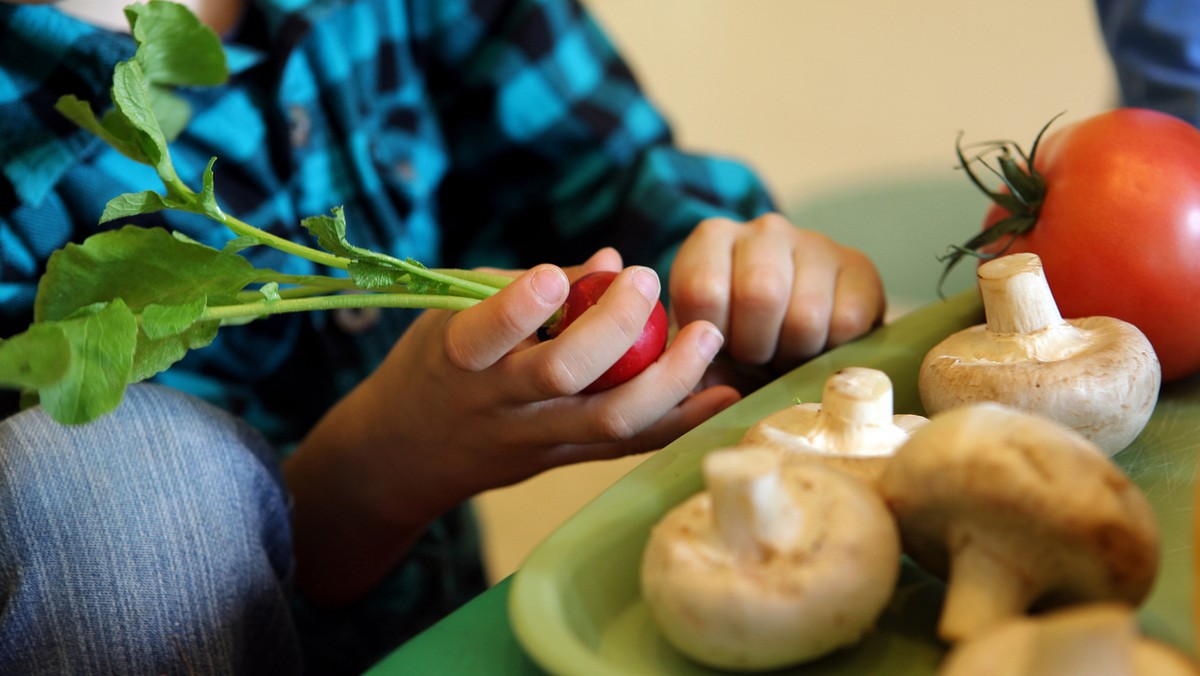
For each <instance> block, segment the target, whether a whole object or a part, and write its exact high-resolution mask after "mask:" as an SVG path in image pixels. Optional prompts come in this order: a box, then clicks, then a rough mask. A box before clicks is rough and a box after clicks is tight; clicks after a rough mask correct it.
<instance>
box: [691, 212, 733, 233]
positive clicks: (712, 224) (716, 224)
mask: <svg viewBox="0 0 1200 676" xmlns="http://www.w3.org/2000/svg"><path fill="white" fill-rule="evenodd" d="M736 225H737V224H736V223H734V222H733V221H732V220H730V219H728V218H724V217H722V216H712V217H710V218H706V219H704V220H702V221H700V222H699V223H698V224H696V227H695V228H694V229H693V230H692V232H693V234H695V235H696V236H699V237H702V238H704V237H710V236H713V235H718V234H721V233H724V232H726V231H728V230H729V229H731V228H733V227H736Z"/></svg>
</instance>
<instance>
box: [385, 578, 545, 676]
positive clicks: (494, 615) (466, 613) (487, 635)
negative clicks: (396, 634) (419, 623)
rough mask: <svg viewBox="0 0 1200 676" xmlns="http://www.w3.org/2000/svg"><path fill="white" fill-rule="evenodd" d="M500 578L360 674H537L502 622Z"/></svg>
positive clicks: (504, 584)
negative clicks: (490, 586)
mask: <svg viewBox="0 0 1200 676" xmlns="http://www.w3.org/2000/svg"><path fill="white" fill-rule="evenodd" d="M511 582H512V578H507V579H505V580H502V581H500V582H499V583H497V584H496V585H495V586H493V587H492V588H491V589H489V590H487V591H486V592H484V593H482V594H480V595H479V596H477V597H475V598H474V599H472V600H471V601H470V602H469V603H467V604H466V605H464V606H463V607H462V608H459V609H458V610H457V611H456V612H454V613H453V614H451V615H450V616H449V617H447V618H445V619H443V620H442V621H441V622H439V623H437V624H435V625H434V626H432V627H430V628H429V629H428V630H426V631H425V632H424V633H422V634H421V635H419V636H417V637H416V638H414V639H412V640H411V641H409V642H408V643H405V644H404V645H403V646H401V647H400V648H399V649H397V650H396V651H395V652H393V653H392V654H391V655H388V657H387V658H386V659H384V660H383V661H382V662H380V663H379V664H377V665H375V666H374V667H373V668H372V669H371V670H370V671H368V672H367V674H366V676H393V675H395V676H399V675H400V674H404V675H405V676H414V675H420V674H455V676H470V675H471V674H488V675H489V676H490V675H494V674H542V673H544V672H543V671H542V670H541V669H539V668H538V667H537V665H536V664H534V663H533V661H532V660H530V659H529V657H528V656H526V654H525V651H524V650H522V649H521V645H520V644H519V643H517V639H516V637H515V636H514V635H513V632H512V627H510V626H509V624H508V608H507V606H508V589H509V585H510V584H511Z"/></svg>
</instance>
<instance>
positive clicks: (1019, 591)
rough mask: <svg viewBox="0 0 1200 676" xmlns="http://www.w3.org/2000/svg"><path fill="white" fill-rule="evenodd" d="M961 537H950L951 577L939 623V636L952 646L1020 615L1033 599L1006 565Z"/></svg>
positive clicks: (1031, 594) (1031, 592)
mask: <svg viewBox="0 0 1200 676" xmlns="http://www.w3.org/2000/svg"><path fill="white" fill-rule="evenodd" d="M963 535H964V537H961V538H954V537H953V535H952V536H951V541H950V551H951V555H950V556H951V560H950V574H949V577H948V579H947V583H946V599H945V601H944V603H943V605H942V614H941V618H940V619H939V621H938V635H939V636H941V637H942V638H943V639H944V640H946V641H951V642H958V641H962V640H965V639H968V638H972V637H974V636H976V635H978V634H981V633H982V632H984V631H986V630H987V629H990V628H991V627H993V626H995V625H997V624H999V623H1000V622H1002V621H1004V620H1006V619H1009V618H1011V617H1015V616H1018V615H1021V614H1022V613H1024V612H1025V611H1026V609H1028V607H1029V605H1030V603H1032V601H1033V597H1034V596H1035V595H1036V590H1034V589H1031V588H1030V586H1029V585H1028V584H1026V583H1025V580H1023V579H1022V578H1021V576H1020V575H1019V574H1017V572H1016V571H1014V570H1013V569H1012V567H1011V566H1009V565H1008V564H1007V563H1006V562H1005V561H1003V560H1002V559H999V558H997V557H996V556H994V555H993V554H992V553H991V552H990V551H988V549H987V548H986V547H985V546H983V545H982V544H980V543H978V542H976V541H974V539H973V538H971V537H970V536H969V535H966V534H965V533H963ZM955 540H957V543H956V542H955Z"/></svg>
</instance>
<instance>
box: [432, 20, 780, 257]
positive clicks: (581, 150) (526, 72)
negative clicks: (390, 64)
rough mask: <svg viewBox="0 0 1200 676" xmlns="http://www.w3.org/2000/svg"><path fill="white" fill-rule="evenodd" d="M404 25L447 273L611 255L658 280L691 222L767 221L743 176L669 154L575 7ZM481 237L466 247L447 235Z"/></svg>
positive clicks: (649, 113)
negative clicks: (415, 66) (434, 159)
mask: <svg viewBox="0 0 1200 676" xmlns="http://www.w3.org/2000/svg"><path fill="white" fill-rule="evenodd" d="M414 15H415V19H414V32H415V33H416V34H417V35H418V37H419V43H418V45H417V48H418V52H419V54H420V57H421V58H422V59H424V60H425V62H426V64H425V65H426V72H427V73H428V75H429V78H430V86H431V89H432V91H433V92H434V95H435V96H436V97H437V102H438V105H439V110H440V115H441V119H442V122H443V124H444V125H445V134H446V137H447V138H448V139H449V143H450V145H451V152H452V156H453V162H452V166H453V167H454V169H453V170H452V173H451V175H450V177H449V180H448V181H447V183H446V188H445V190H444V191H443V195H442V197H443V201H444V211H445V214H446V219H445V223H446V228H447V230H446V243H447V247H446V252H447V255H448V256H449V257H450V258H451V260H452V261H454V262H456V263H458V264H461V265H471V264H474V263H476V262H479V261H482V260H483V259H484V256H486V257H487V258H488V260H491V261H493V262H494V261H495V259H496V256H497V253H498V252H507V253H508V255H509V258H510V260H509V261H508V262H509V263H511V264H514V265H519V266H527V265H530V264H532V263H536V262H541V261H554V262H560V263H572V262H578V261H579V260H581V259H582V258H583V257H585V256H587V255H588V254H590V253H591V252H592V251H594V250H595V249H596V248H598V247H600V246H604V245H611V246H615V247H616V248H617V249H618V250H620V251H621V252H622V253H623V254H624V256H625V258H626V260H627V261H628V262H638V263H643V264H651V265H655V266H656V267H658V268H659V270H660V272H661V273H665V269H666V267H667V264H668V262H669V257H670V255H671V253H672V252H673V248H674V246H675V245H677V244H678V242H679V241H681V240H682V238H683V236H684V235H686V233H687V232H689V231H690V230H691V229H692V228H693V227H694V226H695V225H696V223H697V222H698V221H699V220H701V219H703V218H705V217H708V216H715V215H726V216H730V217H738V218H750V217H753V216H755V215H758V214H760V213H762V212H764V211H767V210H770V209H771V208H773V205H772V202H771V198H770V197H769V195H768V193H767V190H766V189H765V187H764V186H763V184H762V183H761V182H760V181H759V179H758V178H757V177H756V176H755V175H754V174H753V173H752V172H751V171H750V170H749V169H748V168H746V167H745V166H744V165H742V164H739V163H737V162H735V161H733V160H730V159H725V158H719V157H712V156H701V155H695V154H690V153H687V152H684V151H682V150H681V149H679V148H678V147H677V146H675V145H674V143H673V140H672V136H671V130H670V128H669V126H668V124H667V122H666V120H665V119H664V117H663V115H662V114H661V113H660V112H659V111H658V110H657V109H656V108H655V107H654V105H653V104H652V103H651V102H650V101H649V100H648V98H647V96H646V95H645V93H644V92H643V91H642V90H641V89H640V88H639V87H638V84H637V82H636V80H635V78H634V76H633V74H632V73H631V71H630V69H629V67H628V66H627V65H626V63H625V62H624V61H622V59H621V57H620V55H619V54H618V53H617V52H616V51H615V49H614V48H613V45H612V43H611V42H610V41H609V40H608V38H607V37H606V36H605V35H604V33H603V32H602V31H601V29H600V28H599V27H598V25H597V24H596V22H595V21H594V19H593V18H592V17H591V16H590V15H589V14H588V13H587V12H586V10H585V9H584V8H583V7H581V6H580V5H579V4H577V3H576V2H574V1H573V0H515V1H513V2H470V1H469V0H440V1H438V2H430V3H427V4H425V5H423V6H422V9H420V10H418V11H416V12H414ZM480 227H483V228H484V233H483V237H482V238H479V237H478V235H477V234H476V239H477V240H481V241H477V242H476V244H475V245H474V246H468V245H466V244H465V242H467V241H469V239H470V238H468V237H466V236H456V234H457V233H466V232H471V233H472V234H475V233H478V231H479V228H480ZM468 229H469V230H468ZM518 244H520V247H519V248H520V252H521V253H520V255H519V256H518V255H516V254H515V253H513V252H515V251H516V250H517V248H518V247H517V245H518Z"/></svg>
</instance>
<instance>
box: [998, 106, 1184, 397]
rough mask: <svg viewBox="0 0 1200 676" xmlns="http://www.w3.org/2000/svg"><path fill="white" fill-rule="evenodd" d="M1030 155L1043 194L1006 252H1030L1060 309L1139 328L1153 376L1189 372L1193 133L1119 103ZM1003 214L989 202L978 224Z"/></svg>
mask: <svg viewBox="0 0 1200 676" xmlns="http://www.w3.org/2000/svg"><path fill="white" fill-rule="evenodd" d="M1033 164H1034V169H1035V170H1036V171H1037V172H1039V173H1040V174H1041V177H1042V179H1043V180H1044V181H1045V193H1044V197H1043V201H1042V203H1041V207H1040V210H1036V214H1035V215H1036V218H1037V221H1036V224H1035V225H1034V227H1032V228H1031V229H1029V230H1028V231H1026V232H1025V233H1023V234H1020V235H1018V236H1017V238H1016V240H1015V241H1014V242H1013V243H1012V245H1011V246H1010V247H1009V248H1008V252H1009V253H1016V252H1031V253H1035V254H1037V255H1038V256H1040V257H1041V259H1042V263H1043V265H1044V267H1045V273H1046V279H1047V281H1048V282H1049V284H1050V289H1051V291H1052V292H1053V294H1054V298H1055V299H1056V300H1057V301H1058V306H1059V310H1060V312H1061V313H1062V315H1063V316H1064V317H1067V318H1072V317H1089V316H1096V315H1103V316H1108V317H1116V318H1118V319H1123V320H1125V321H1127V322H1129V323H1131V324H1133V325H1134V326H1136V327H1138V328H1139V329H1141V331H1142V333H1144V334H1145V335H1146V337H1147V338H1148V339H1149V340H1150V343H1151V344H1152V345H1153V346H1154V349H1155V352H1157V354H1158V358H1159V361H1160V363H1161V364H1162V375H1163V380H1164V381H1166V380H1172V379H1176V378H1181V377H1183V376H1186V375H1189V374H1192V373H1195V372H1197V371H1200V130H1197V129H1196V128H1195V127H1193V126H1191V125H1190V124H1188V123H1186V122H1184V121H1182V120H1180V119H1178V118H1175V117H1172V116H1170V115H1167V114H1165V113H1160V112H1157V111H1152V110H1143V109H1135V108H1121V109H1117V110H1112V111H1108V112H1105V113H1101V114H1099V115H1096V116H1094V117H1091V118H1088V119H1085V120H1083V121H1080V122H1077V123H1075V124H1073V125H1071V126H1069V127H1065V128H1063V129H1061V130H1060V131H1057V132H1054V133H1052V134H1050V135H1048V136H1046V137H1045V138H1044V139H1043V140H1042V141H1041V142H1040V143H1039V144H1038V145H1037V147H1036V152H1035V153H1034V156H1033ZM1008 215H1009V212H1008V211H1007V210H1005V209H1004V208H1002V207H1000V206H998V205H993V206H992V208H991V209H990V210H989V211H988V212H987V215H986V216H985V218H984V223H983V225H984V227H985V228H987V227H989V226H991V225H992V224H993V223H995V222H996V221H998V220H1000V219H1002V218H1004V217H1005V216H1008ZM1007 241H1008V237H1007V236H1003V237H1001V238H1000V240H999V241H998V242H997V243H996V244H992V245H990V246H988V247H985V249H984V250H993V251H994V250H996V249H997V248H999V247H1000V246H1002V245H1003V243H1004V242H1007Z"/></svg>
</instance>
